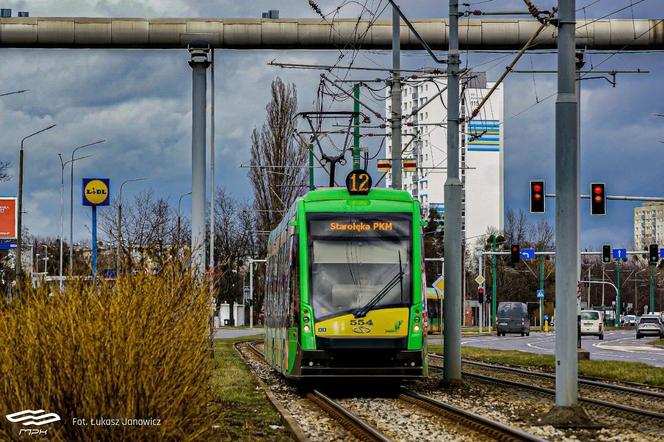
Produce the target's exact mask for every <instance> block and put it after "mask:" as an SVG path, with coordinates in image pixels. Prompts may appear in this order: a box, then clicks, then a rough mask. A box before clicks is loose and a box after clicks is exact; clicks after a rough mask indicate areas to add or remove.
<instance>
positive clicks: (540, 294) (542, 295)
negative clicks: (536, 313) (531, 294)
mask: <svg viewBox="0 0 664 442" xmlns="http://www.w3.org/2000/svg"><path fill="white" fill-rule="evenodd" d="M537 299H544V290H542V289H539V290H538V291H537Z"/></svg>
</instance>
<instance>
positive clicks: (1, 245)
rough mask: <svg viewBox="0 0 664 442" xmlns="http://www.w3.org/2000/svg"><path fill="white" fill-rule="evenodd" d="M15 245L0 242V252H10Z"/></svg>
mask: <svg viewBox="0 0 664 442" xmlns="http://www.w3.org/2000/svg"><path fill="white" fill-rule="evenodd" d="M15 248H16V243H13V242H0V250H10V249H15Z"/></svg>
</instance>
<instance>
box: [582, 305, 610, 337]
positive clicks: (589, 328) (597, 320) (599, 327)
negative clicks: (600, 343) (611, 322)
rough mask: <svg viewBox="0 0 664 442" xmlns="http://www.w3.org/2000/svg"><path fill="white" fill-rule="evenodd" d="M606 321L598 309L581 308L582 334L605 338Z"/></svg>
mask: <svg viewBox="0 0 664 442" xmlns="http://www.w3.org/2000/svg"><path fill="white" fill-rule="evenodd" d="M603 322H604V321H602V312H600V311H598V310H581V336H598V337H599V339H600V340H602V339H604V323H603Z"/></svg>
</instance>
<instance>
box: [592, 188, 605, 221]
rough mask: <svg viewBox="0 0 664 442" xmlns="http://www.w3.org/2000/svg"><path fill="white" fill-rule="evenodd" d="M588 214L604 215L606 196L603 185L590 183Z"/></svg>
mask: <svg viewBox="0 0 664 442" xmlns="http://www.w3.org/2000/svg"><path fill="white" fill-rule="evenodd" d="M590 192H591V196H590V197H591V199H590V214H591V215H606V194H605V188H604V184H603V183H592V184H591V185H590Z"/></svg>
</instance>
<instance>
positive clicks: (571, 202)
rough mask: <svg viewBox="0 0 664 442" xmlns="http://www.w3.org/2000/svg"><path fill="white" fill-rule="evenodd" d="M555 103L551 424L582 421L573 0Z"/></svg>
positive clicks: (562, 23)
mask: <svg viewBox="0 0 664 442" xmlns="http://www.w3.org/2000/svg"><path fill="white" fill-rule="evenodd" d="M558 6H559V12H560V15H559V17H560V19H559V28H558V97H557V100H556V138H555V143H556V163H555V164H556V194H557V195H558V201H557V202H556V238H557V244H556V257H557V259H556V298H555V299H556V353H555V356H556V405H555V407H554V409H553V410H551V412H550V413H549V415H548V416H547V418H548V420H550V421H552V423H555V422H559V421H560V420H563V421H566V422H568V421H570V420H573V421H575V422H576V421H577V420H579V419H581V420H584V416H583V414H585V413H583V409H580V408H579V407H578V388H577V376H578V367H577V361H578V355H577V333H578V332H577V301H576V293H577V290H578V280H579V276H580V273H579V271H580V267H579V265H580V258H579V252H580V250H579V157H580V152H579V140H578V135H579V131H578V123H579V120H578V109H577V104H578V101H577V96H576V63H575V50H576V36H575V25H576V21H575V19H576V17H575V14H576V13H575V8H576V1H575V0H560V1H559V2H558Z"/></svg>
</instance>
